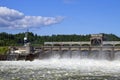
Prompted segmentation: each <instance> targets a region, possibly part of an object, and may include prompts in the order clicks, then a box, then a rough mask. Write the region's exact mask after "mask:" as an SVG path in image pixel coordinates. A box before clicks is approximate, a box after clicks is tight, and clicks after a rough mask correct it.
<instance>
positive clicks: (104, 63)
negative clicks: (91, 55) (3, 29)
mask: <svg viewBox="0 0 120 80" xmlns="http://www.w3.org/2000/svg"><path fill="white" fill-rule="evenodd" d="M119 79H120V61H119V60H114V61H108V60H93V59H76V58H74V59H58V58H51V59H44V60H34V61H32V62H31V61H1V62H0V80H119Z"/></svg>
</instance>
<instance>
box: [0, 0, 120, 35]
mask: <svg viewBox="0 0 120 80" xmlns="http://www.w3.org/2000/svg"><path fill="white" fill-rule="evenodd" d="M27 29H29V31H30V32H33V33H35V34H38V35H53V34H55V35H57V34H78V35H79V34H82V35H83V34H97V33H108V34H109V33H112V34H116V35H118V36H120V0H0V32H7V33H12V34H16V33H19V32H25V31H26V30H27Z"/></svg>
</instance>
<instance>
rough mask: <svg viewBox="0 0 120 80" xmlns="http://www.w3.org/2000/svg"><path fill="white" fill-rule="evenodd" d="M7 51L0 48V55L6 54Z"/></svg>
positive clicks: (4, 48) (6, 48) (5, 48)
mask: <svg viewBox="0 0 120 80" xmlns="http://www.w3.org/2000/svg"><path fill="white" fill-rule="evenodd" d="M8 50H9V49H8V47H0V55H2V54H6V53H7V51H8Z"/></svg>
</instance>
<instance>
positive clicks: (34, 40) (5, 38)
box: [0, 32, 120, 46]
mask: <svg viewBox="0 0 120 80" xmlns="http://www.w3.org/2000/svg"><path fill="white" fill-rule="evenodd" d="M103 35H104V40H105V41H119V40H120V37H118V36H116V35H114V34H103ZM24 36H25V33H18V34H8V33H5V32H3V33H0V46H20V45H23V44H24ZM28 40H29V41H30V42H31V44H32V45H36V46H37V45H43V43H44V42H49V41H50V42H52V41H56V42H61V41H89V40H90V34H88V35H75V34H73V35H52V36H40V35H37V34H33V33H32V32H29V33H28Z"/></svg>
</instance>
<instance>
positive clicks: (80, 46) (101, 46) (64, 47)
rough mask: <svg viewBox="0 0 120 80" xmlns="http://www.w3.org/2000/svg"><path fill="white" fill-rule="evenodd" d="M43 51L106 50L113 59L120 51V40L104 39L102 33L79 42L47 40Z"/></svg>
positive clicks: (89, 52) (90, 51)
mask: <svg viewBox="0 0 120 80" xmlns="http://www.w3.org/2000/svg"><path fill="white" fill-rule="evenodd" d="M42 49H43V51H44V52H45V53H46V52H49V51H51V52H52V51H60V52H61V54H62V52H63V51H79V52H80V53H81V52H84V51H87V52H88V54H91V53H93V52H98V53H101V52H105V53H106V54H109V57H110V58H111V59H113V58H114V55H115V54H116V53H117V52H120V41H103V36H102V35H101V34H94V35H91V38H90V41H85V42H84V41H81V42H80V41H79V42H45V43H44V46H43V48H42Z"/></svg>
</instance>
